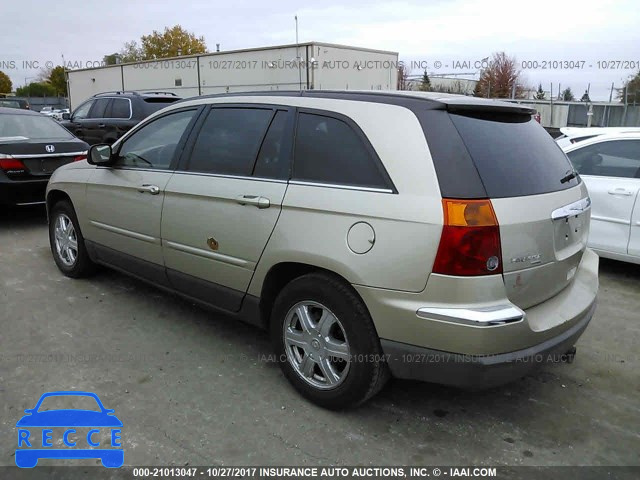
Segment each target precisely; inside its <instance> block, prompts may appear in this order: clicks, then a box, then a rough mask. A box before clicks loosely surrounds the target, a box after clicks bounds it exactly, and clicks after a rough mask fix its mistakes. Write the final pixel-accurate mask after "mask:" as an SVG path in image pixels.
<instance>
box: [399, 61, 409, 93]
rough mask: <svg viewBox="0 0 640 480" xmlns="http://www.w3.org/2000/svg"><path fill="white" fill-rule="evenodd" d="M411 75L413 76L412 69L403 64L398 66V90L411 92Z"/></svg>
mask: <svg viewBox="0 0 640 480" xmlns="http://www.w3.org/2000/svg"><path fill="white" fill-rule="evenodd" d="M409 75H411V69H410V68H409V67H407V66H406V65H405V64H404V63H402V62H401V63H400V65H399V66H398V90H411V82H410V81H409Z"/></svg>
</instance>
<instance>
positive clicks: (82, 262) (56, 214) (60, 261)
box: [49, 200, 96, 278]
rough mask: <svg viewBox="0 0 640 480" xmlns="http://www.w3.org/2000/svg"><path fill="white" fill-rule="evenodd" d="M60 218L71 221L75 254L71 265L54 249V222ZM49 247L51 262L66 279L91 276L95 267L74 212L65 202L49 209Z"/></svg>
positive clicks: (62, 201)
mask: <svg viewBox="0 0 640 480" xmlns="http://www.w3.org/2000/svg"><path fill="white" fill-rule="evenodd" d="M61 216H64V217H65V218H67V219H69V220H70V221H71V224H72V225H73V232H74V233H75V239H76V243H77V254H76V256H75V260H74V261H73V262H71V263H70V262H69V260H70V259H69V258H65V257H64V255H63V254H61V253H60V252H58V249H57V247H56V232H55V230H56V222H57V221H58V219H59V218H60V217H61ZM49 245H50V246H51V253H52V254H53V260H54V261H55V262H56V265H57V266H58V269H60V271H61V272H62V273H63V274H65V275H66V276H67V277H71V278H82V277H86V276H89V275H91V274H92V273H93V272H94V271H95V267H96V265H95V264H94V263H93V262H92V261H91V258H89V254H88V253H87V248H86V247H85V244H84V237H83V236H82V232H81V231H80V225H79V224H78V218H77V217H76V212H75V210H74V209H73V206H72V205H71V203H70V202H68V201H67V200H61V201H59V202H58V203H56V204H55V205H54V206H53V208H52V209H51V212H50V214H49Z"/></svg>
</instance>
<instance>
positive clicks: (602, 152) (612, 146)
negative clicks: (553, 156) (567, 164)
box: [567, 140, 640, 178]
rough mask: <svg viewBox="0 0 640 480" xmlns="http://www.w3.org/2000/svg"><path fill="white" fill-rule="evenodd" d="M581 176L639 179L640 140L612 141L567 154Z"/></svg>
mask: <svg viewBox="0 0 640 480" xmlns="http://www.w3.org/2000/svg"><path fill="white" fill-rule="evenodd" d="M567 156H568V157H569V160H571V163H573V166H574V167H575V169H576V170H577V171H578V173H580V174H582V175H597V176H602V177H623V178H640V140H613V141H610V142H602V143H596V144H594V145H588V146H586V147H583V148H579V149H578V150H574V151H573V152H569V153H568V154H567Z"/></svg>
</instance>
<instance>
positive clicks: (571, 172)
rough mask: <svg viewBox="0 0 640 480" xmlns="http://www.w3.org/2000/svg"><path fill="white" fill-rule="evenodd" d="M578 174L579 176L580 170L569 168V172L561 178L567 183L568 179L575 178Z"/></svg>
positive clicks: (562, 181) (561, 180) (561, 181)
mask: <svg viewBox="0 0 640 480" xmlns="http://www.w3.org/2000/svg"><path fill="white" fill-rule="evenodd" d="M577 176H578V172H576V171H575V170H569V171H567V174H566V175H565V176H564V177H562V178H561V179H560V183H567V182H568V181H570V180H573V179H574V178H576V177H577Z"/></svg>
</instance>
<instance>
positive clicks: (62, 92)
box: [48, 65, 67, 97]
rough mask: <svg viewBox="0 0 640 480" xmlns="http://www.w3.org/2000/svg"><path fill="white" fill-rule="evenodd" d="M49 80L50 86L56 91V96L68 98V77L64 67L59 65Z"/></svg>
mask: <svg viewBox="0 0 640 480" xmlns="http://www.w3.org/2000/svg"><path fill="white" fill-rule="evenodd" d="M48 80H49V84H50V85H51V86H52V87H53V88H54V89H55V91H56V95H58V96H60V97H66V96H67V76H66V74H65V73H64V67H63V66H62V65H58V66H57V67H54V68H53V69H52V70H51V72H50V73H49V78H48Z"/></svg>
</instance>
